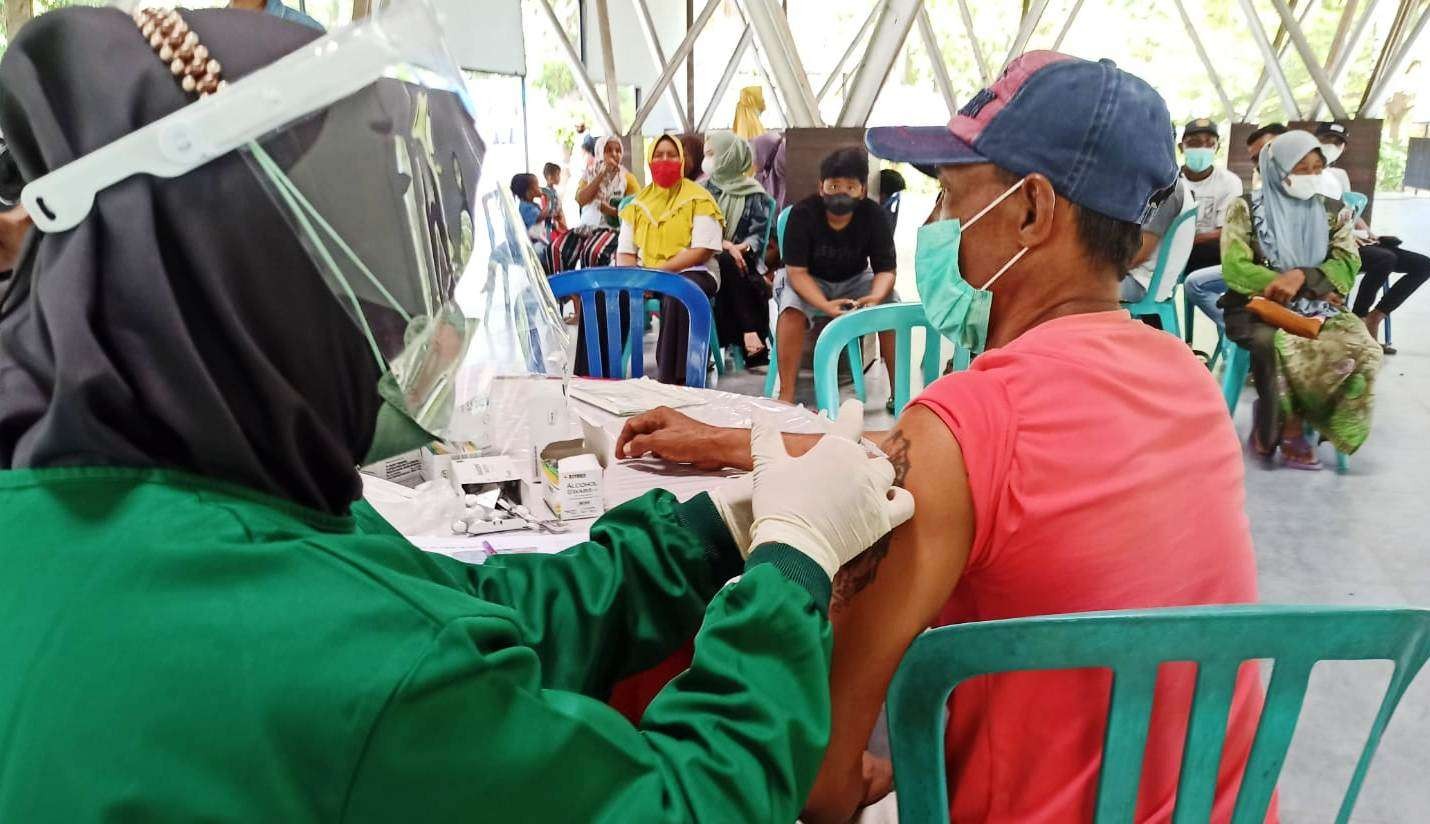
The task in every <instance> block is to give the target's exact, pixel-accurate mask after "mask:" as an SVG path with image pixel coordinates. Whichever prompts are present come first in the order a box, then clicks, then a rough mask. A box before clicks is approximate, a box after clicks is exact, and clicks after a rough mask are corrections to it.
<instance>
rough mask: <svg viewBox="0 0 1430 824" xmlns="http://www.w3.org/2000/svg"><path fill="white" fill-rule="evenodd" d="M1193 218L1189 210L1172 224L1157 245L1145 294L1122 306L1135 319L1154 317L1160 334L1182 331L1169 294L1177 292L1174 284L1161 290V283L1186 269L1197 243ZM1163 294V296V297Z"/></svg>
mask: <svg viewBox="0 0 1430 824" xmlns="http://www.w3.org/2000/svg"><path fill="white" fill-rule="evenodd" d="M1196 217H1197V210H1196V209H1195V208H1192V209H1187V210H1186V211H1184V212H1182V213H1181V214H1180V215H1178V216H1177V218H1176V219H1175V220H1173V221H1172V225H1171V226H1169V227H1167V233H1166V234H1165V235H1163V236H1162V242H1161V243H1159V244H1157V263H1156V265H1155V266H1154V267H1153V269H1152V280H1151V281H1150V282H1149V283H1148V284H1147V294H1145V295H1143V296H1142V299H1141V300H1139V301H1137V302H1136V303H1124V304H1122V306H1123V308H1124V309H1126V310H1127V311H1128V312H1130V313H1131V314H1132V317H1134V318H1137V317H1145V316H1147V315H1155V316H1156V317H1157V319H1158V320H1159V321H1160V322H1161V324H1162V331H1164V332H1169V333H1171V334H1173V335H1176V336H1177V337H1181V336H1182V332H1181V328H1180V327H1179V326H1178V325H1177V309H1176V307H1175V306H1174V305H1173V303H1172V291H1173V290H1175V289H1176V284H1175V283H1173V284H1172V286H1171V288H1168V289H1164V288H1163V281H1165V280H1166V279H1167V278H1178V277H1180V276H1181V272H1182V269H1183V268H1185V267H1186V265H1187V258H1188V257H1189V256H1190V255H1191V253H1192V242H1193V241H1194V240H1196ZM1189 224H1190V225H1189ZM1163 292H1165V293H1166V294H1165V295H1163Z"/></svg>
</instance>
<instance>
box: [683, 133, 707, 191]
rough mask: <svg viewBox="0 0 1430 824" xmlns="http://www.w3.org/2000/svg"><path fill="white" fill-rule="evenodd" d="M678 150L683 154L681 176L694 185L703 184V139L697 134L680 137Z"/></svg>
mask: <svg viewBox="0 0 1430 824" xmlns="http://www.w3.org/2000/svg"><path fill="white" fill-rule="evenodd" d="M680 149H681V151H682V152H684V154H685V170H684V172H682V175H683V176H684V178H685V179H686V180H690V181H694V182H695V183H704V182H705V175H706V171H705V168H704V166H705V137H704V135H698V134H683V135H681V136H680Z"/></svg>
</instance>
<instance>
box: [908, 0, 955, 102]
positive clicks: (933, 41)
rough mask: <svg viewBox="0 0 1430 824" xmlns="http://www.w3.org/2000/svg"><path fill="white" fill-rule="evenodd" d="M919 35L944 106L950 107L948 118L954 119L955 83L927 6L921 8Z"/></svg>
mask: <svg viewBox="0 0 1430 824" xmlns="http://www.w3.org/2000/svg"><path fill="white" fill-rule="evenodd" d="M918 23H919V35H920V36H921V37H922V38H923V41H924V51H925V52H927V53H928V58H929V66H930V68H932V69H933V79H934V82H935V83H937V84H938V91H939V94H941V95H943V102H944V105H946V106H948V116H949V117H953V116H954V115H956V114H958V100H957V99H956V98H955V97H954V96H953V81H952V80H950V79H949V77H948V66H946V65H944V62H943V51H942V50H941V49H939V47H938V38H937V37H936V36H935V35H934V31H933V21H932V20H930V19H929V10H928V7H927V6H920V7H919V19H918Z"/></svg>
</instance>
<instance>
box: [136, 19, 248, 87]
mask: <svg viewBox="0 0 1430 824" xmlns="http://www.w3.org/2000/svg"><path fill="white" fill-rule="evenodd" d="M134 24H135V25H137V26H138V27H139V32H140V34H143V35H144V39H145V40H148V41H149V45H150V46H152V47H153V49H154V51H155V52H156V53H157V54H158V55H159V59H160V60H162V61H164V62H165V63H168V64H169V71H171V72H173V73H174V77H175V78H177V79H178V81H179V85H180V86H182V87H183V89H184V91H186V92H188V93H189V94H197V95H198V96H199V97H200V98H204V97H208V96H209V95H211V94H213V93H215V92H217V91H219V90H220V89H222V88H224V87H225V86H227V85H228V81H227V80H224V79H222V77H221V73H222V71H223V67H222V66H220V65H219V62H218V61H217V60H214V59H213V58H212V57H210V56H209V50H208V48H207V47H206V46H203V45H201V44H200V43H199V36H198V34H196V33H195V32H194V31H192V30H191V29H189V24H188V23H185V22H184V18H182V17H180V16H179V13H178V12H177V11H175V10H174V9H150V8H143V9H139V10H137V11H135V12H134Z"/></svg>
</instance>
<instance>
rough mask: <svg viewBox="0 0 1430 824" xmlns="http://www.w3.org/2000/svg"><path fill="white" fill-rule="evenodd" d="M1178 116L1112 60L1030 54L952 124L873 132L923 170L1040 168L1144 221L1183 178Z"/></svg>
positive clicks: (1067, 193)
mask: <svg viewBox="0 0 1430 824" xmlns="http://www.w3.org/2000/svg"><path fill="white" fill-rule="evenodd" d="M1172 134H1173V129H1172V116H1171V114H1170V113H1169V112H1168V111H1167V104H1166V102H1165V101H1164V100H1162V96H1161V95H1160V94H1158V93H1157V92H1156V90H1155V89H1153V88H1152V87H1151V86H1149V85H1148V84H1147V82H1146V81H1145V80H1143V79H1142V78H1140V77H1137V76H1136V75H1133V74H1129V73H1128V72H1125V71H1123V70H1121V69H1119V68H1117V66H1116V65H1115V64H1113V62H1112V61H1111V60H1099V61H1096V62H1093V61H1091V60H1082V59H1080V58H1076V57H1071V56H1069V55H1066V54H1061V53H1059V52H1054V51H1032V52H1028V53H1026V54H1024V55H1022V56H1020V57H1019V58H1018V59H1016V60H1014V61H1013V62H1012V63H1009V64H1008V68H1007V69H1005V70H1004V72H1003V75H1002V76H1001V77H999V78H998V81H997V82H995V83H994V84H993V86H992V87H990V88H987V89H984V90H983V91H981V92H979V93H978V94H977V95H975V96H974V97H973V99H972V100H970V101H968V103H967V104H966V105H965V106H964V107H963V108H962V109H961V110H959V112H958V114H957V115H955V116H954V118H953V120H951V121H949V124H948V126H947V127H944V126H922V127H914V126H889V127H882V128H874V129H870V130H869V132H868V135H867V137H866V138H865V140H866V143H867V144H868V146H869V151H870V153H871V154H873V155H875V156H876V157H881V158H884V159H886V160H897V161H904V162H908V163H912V164H914V165H915V166H919V167H921V168H924V167H929V166H950V165H962V164H968V163H992V164H994V165H996V166H998V167H1000V168H1002V169H1005V170H1007V171H1009V172H1012V173H1014V174H1018V175H1028V174H1033V173H1035V172H1036V173H1039V174H1042V175H1045V176H1046V177H1047V178H1048V180H1050V181H1052V184H1053V189H1054V190H1055V191H1056V192H1057V193H1058V194H1060V195H1062V196H1063V197H1065V198H1067V199H1068V200H1070V201H1072V202H1073V203H1076V204H1078V205H1079V206H1082V207H1085V208H1088V209H1091V210H1092V211H1094V212H1098V213H1099V214H1103V215H1106V216H1108V217H1111V218H1116V219H1118V220H1125V221H1128V222H1131V223H1143V222H1145V219H1146V217H1147V216H1148V214H1149V213H1150V212H1151V209H1152V202H1153V198H1154V197H1155V196H1156V195H1157V194H1158V193H1160V192H1162V191H1163V190H1165V189H1167V188H1168V187H1170V186H1171V185H1172V184H1173V183H1175V182H1176V179H1177V162H1176V154H1175V150H1174V148H1173V145H1172V139H1171V135H1172Z"/></svg>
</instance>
